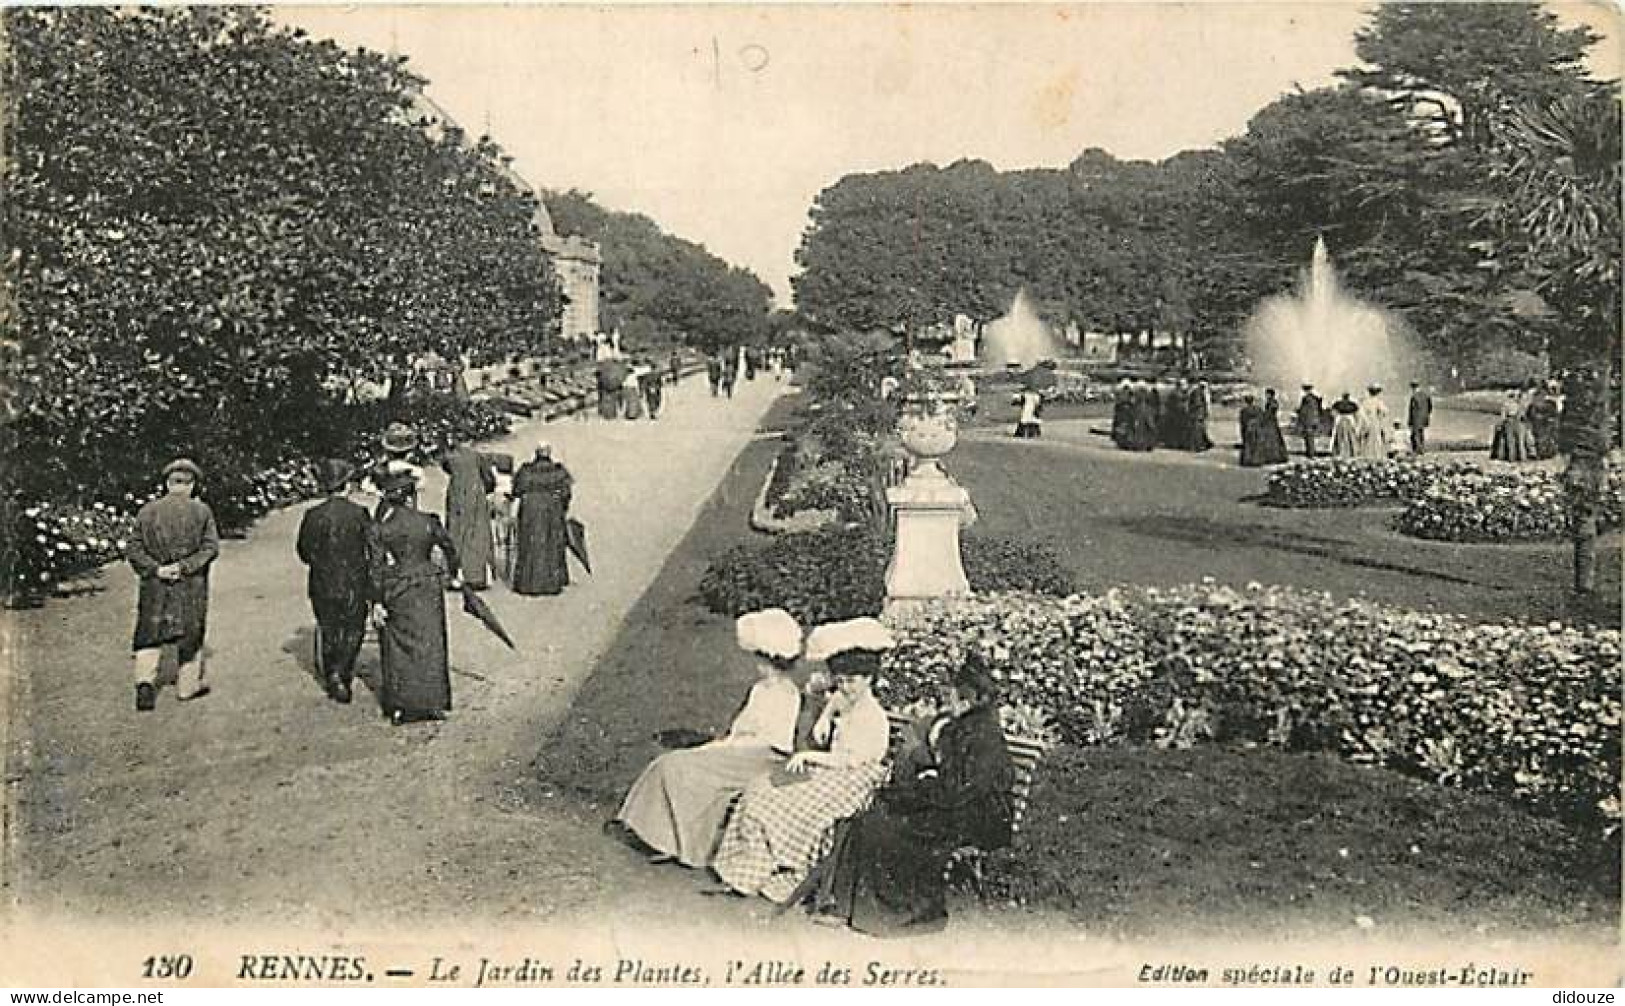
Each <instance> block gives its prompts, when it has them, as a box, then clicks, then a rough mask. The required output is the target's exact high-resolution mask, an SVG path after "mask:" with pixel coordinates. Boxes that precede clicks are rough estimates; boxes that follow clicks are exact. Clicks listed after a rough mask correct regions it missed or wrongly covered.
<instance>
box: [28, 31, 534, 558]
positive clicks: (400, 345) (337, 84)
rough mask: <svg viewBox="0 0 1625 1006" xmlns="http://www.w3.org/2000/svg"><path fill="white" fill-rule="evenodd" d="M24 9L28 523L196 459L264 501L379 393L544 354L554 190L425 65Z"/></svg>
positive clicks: (325, 45) (115, 494) (271, 36)
mask: <svg viewBox="0 0 1625 1006" xmlns="http://www.w3.org/2000/svg"><path fill="white" fill-rule="evenodd" d="M4 18H5V23H4V27H5V32H6V36H7V41H8V46H7V54H6V55H7V59H6V63H5V66H4V80H5V90H6V93H7V100H8V102H9V104H10V111H11V118H10V121H9V123H8V127H9V128H8V129H7V130H6V136H5V140H6V144H7V146H6V151H5V154H6V157H5V176H4V186H5V190H6V199H5V203H4V215H3V218H0V226H3V229H4V246H5V249H6V253H7V258H6V261H5V274H4V282H5V294H6V296H5V298H4V301H5V303H6V304H7V305H8V307H9V309H10V313H9V315H8V317H7V319H6V328H7V332H8V335H9V337H10V338H11V339H12V340H13V341H12V342H11V344H9V345H8V346H7V356H6V359H5V366H6V371H7V373H6V377H7V379H6V380H5V381H4V382H3V383H4V386H5V388H6V394H7V395H8V397H7V399H6V401H5V413H4V421H5V425H4V429H3V439H0V454H3V455H4V456H6V457H7V459H8V460H9V461H10V462H11V463H10V464H8V465H7V471H6V480H7V485H6V487H5V493H4V499H5V500H6V502H7V504H8V505H10V506H15V507H20V508H23V509H26V508H27V507H29V506H32V505H36V504H39V503H43V502H51V503H54V504H74V505H78V506H86V505H88V504H90V503H92V502H93V501H96V500H103V501H118V500H122V499H124V498H125V497H126V496H127V495H139V494H142V493H144V492H145V491H146V489H147V487H148V486H149V485H150V483H151V480H152V478H153V472H154V471H156V469H157V468H158V466H159V465H160V464H161V463H162V462H163V461H165V460H167V459H169V458H171V457H174V456H175V455H177V454H189V455H192V456H194V457H196V458H197V459H198V460H199V462H200V463H202V464H203V465H204V466H205V467H206V468H208V469H209V470H210V471H211V472H212V473H214V477H215V478H216V479H217V480H218V481H217V483H216V488H217V489H219V490H221V491H223V492H224V493H225V494H226V497H227V498H228V499H235V498H237V497H239V496H244V497H247V496H251V495H252V493H253V489H252V485H251V484H252V483H253V482H254V480H255V479H256V478H258V477H259V476H260V474H261V473H263V472H266V471H272V470H278V469H279V468H280V467H281V466H283V465H285V464H286V463H288V462H289V461H291V460H295V459H297V458H299V457H300V456H301V455H303V454H306V453H307V452H308V451H310V450H313V449H323V450H327V451H331V449H332V447H333V445H332V444H331V443H329V442H328V441H331V440H332V439H333V432H332V427H331V425H330V423H331V421H332V420H333V419H334V418H335V410H337V409H339V408H340V407H341V406H342V405H343V403H344V401H345V400H346V396H347V393H348V389H350V388H351V387H353V386H354V385H355V383H356V381H357V380H358V379H361V378H372V379H380V378H385V377H393V376H396V375H398V374H400V373H401V372H402V371H403V369H404V368H405V367H406V366H407V365H408V364H409V363H410V362H411V361H412V360H413V359H414V358H416V357H419V356H421V355H424V354H430V353H433V354H437V355H439V356H441V357H443V358H445V359H450V360H460V359H463V358H465V357H466V358H468V359H470V360H471V361H472V362H474V363H484V362H490V361H493V360H497V359H500V358H503V357H506V356H508V355H510V354H523V355H538V354H540V353H543V352H545V350H546V348H547V345H548V340H549V338H550V336H551V335H552V333H553V332H555V331H556V328H557V314H558V307H559V303H558V293H557V288H556V284H555V281H554V277H553V274H552V271H551V267H550V264H549V260H548V258H547V255H546V254H545V252H544V250H543V249H542V247H541V244H540V242H539V241H538V240H537V235H536V228H535V213H536V206H535V203H534V199H533V197H532V196H530V195H529V194H528V193H526V192H524V191H522V190H521V189H519V188H517V187H516V186H515V184H514V183H513V182H512V181H511V180H510V178H509V176H508V175H507V174H506V173H505V171H504V169H503V166H502V163H501V155H500V151H499V150H498V149H497V148H496V147H495V146H494V145H493V144H492V143H491V142H490V141H489V140H485V139H481V140H480V141H478V142H473V143H470V142H467V141H466V140H465V138H464V137H463V135H462V134H461V132H460V131H459V130H457V129H456V128H454V127H452V126H450V125H449V124H447V123H444V122H439V121H436V120H435V118H434V112H433V110H432V107H431V106H427V105H425V104H424V103H423V102H422V101H421V100H420V98H419V97H418V94H419V90H420V88H421V86H422V84H423V82H422V81H421V80H420V79H418V78H416V77H414V76H413V75H412V74H411V73H410V71H409V70H408V69H407V68H406V66H405V61H404V60H403V59H398V58H393V57H385V56H383V55H381V54H378V53H371V52H366V51H356V52H347V51H345V50H343V49H341V48H339V47H338V46H337V45H334V44H333V43H331V42H321V43H318V42H313V41H311V40H308V39H306V38H304V37H303V34H302V33H301V32H298V31H291V30H288V29H284V28H276V27H273V26H272V24H271V23H270V22H269V21H268V20H267V18H266V17H265V15H264V14H263V13H262V12H260V11H257V10H255V9H252V8H221V7H165V8H142V9H132V8H117V9H114V8H88V7H80V8H45V7H37V8H10V9H8V10H6V11H5V12H4ZM396 383H397V386H398V385H399V384H401V383H403V382H396ZM220 503H221V505H222V507H223V508H229V507H227V504H226V503H225V501H224V500H222V501H220ZM254 505H257V504H254ZM251 509H252V506H251V507H250V510H251ZM15 520H16V511H15V510H12V511H10V512H9V513H8V514H7V515H6V520H5V525H6V526H7V527H8V528H9V527H11V525H12V524H13V523H15ZM36 572H37V571H36Z"/></svg>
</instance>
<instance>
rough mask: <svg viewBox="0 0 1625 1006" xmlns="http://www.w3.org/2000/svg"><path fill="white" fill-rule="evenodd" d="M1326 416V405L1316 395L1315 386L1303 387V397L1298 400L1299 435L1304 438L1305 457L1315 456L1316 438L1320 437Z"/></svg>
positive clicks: (1307, 385)
mask: <svg viewBox="0 0 1625 1006" xmlns="http://www.w3.org/2000/svg"><path fill="white" fill-rule="evenodd" d="M1324 414H1325V408H1324V403H1323V402H1322V401H1321V398H1320V396H1319V395H1317V394H1315V386H1314V385H1313V384H1305V385H1304V386H1303V397H1302V398H1300V399H1298V433H1299V434H1300V435H1301V436H1302V437H1303V456H1304V457H1306V458H1313V457H1314V456H1315V437H1317V436H1319V435H1320V424H1321V422H1322V418H1321V417H1322V416H1323V415H1324Z"/></svg>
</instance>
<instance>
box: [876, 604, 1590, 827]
mask: <svg viewBox="0 0 1625 1006" xmlns="http://www.w3.org/2000/svg"><path fill="white" fill-rule="evenodd" d="M893 622H894V624H893V628H894V629H895V631H897V633H898V635H899V638H900V645H899V647H898V648H897V649H896V650H895V651H893V652H892V653H891V654H890V655H889V657H888V661H887V670H886V674H885V686H884V695H883V697H884V699H885V700H886V701H887V704H888V705H896V704H900V703H903V702H907V701H911V700H913V699H917V698H920V697H924V696H926V695H931V694H935V692H936V690H937V689H938V688H939V687H940V683H941V682H942V681H943V680H945V676H946V674H947V673H948V671H949V670H950V668H951V667H952V666H954V665H956V664H957V663H958V662H959V660H960V659H961V655H962V654H963V653H964V651H965V650H967V649H969V648H975V649H978V650H980V651H981V652H982V653H983V654H984V655H985V656H986V657H987V658H988V659H989V662H990V664H991V666H992V668H993V673H994V674H995V676H996V677H997V678H998V679H999V680H1000V682H1001V683H1002V685H1003V687H1004V693H1005V698H1006V700H1007V701H1009V702H1012V703H1024V704H1028V705H1031V706H1034V707H1036V708H1038V709H1041V710H1043V711H1044V712H1045V713H1046V714H1047V715H1048V716H1049V718H1050V720H1051V721H1052V722H1053V723H1054V724H1055V726H1056V728H1057V730H1058V731H1059V732H1060V735H1061V738H1062V740H1063V741H1064V742H1066V743H1070V744H1079V745H1117V744H1145V745H1154V746H1160V747H1187V746H1190V745H1192V744H1196V743H1199V742H1204V741H1217V742H1225V743H1257V744H1265V745H1270V746H1274V747H1280V748H1284V749H1289V750H1309V751H1328V752H1333V753H1337V754H1339V755H1341V756H1343V757H1346V758H1349V759H1351V760H1354V761H1357V762H1362V763H1367V764H1373V765H1381V766H1385V767H1387V768H1390V769H1394V770H1397V771H1400V772H1405V773H1408V774H1411V775H1415V776H1420V777H1423V778H1427V779H1430V780H1432V781H1434V782H1438V783H1442V784H1445V785H1451V786H1457V787H1460V788H1463V789H1468V790H1475V791H1481V792H1488V793H1494V794H1497V795H1500V796H1502V797H1506V798H1510V799H1513V800H1516V801H1518V802H1520V803H1524V804H1527V805H1529V806H1530V807H1531V808H1533V809H1535V810H1538V811H1540V812H1543V813H1548V814H1553V815H1556V816H1561V817H1564V818H1567V819H1571V820H1578V821H1581V822H1585V823H1588V824H1592V825H1599V826H1604V827H1606V828H1608V829H1609V830H1610V831H1615V830H1617V828H1618V824H1619V820H1620V806H1619V779H1620V730H1619V725H1620V697H1619V693H1620V663H1619V661H1620V638H1619V633H1618V632H1617V631H1611V630H1590V629H1586V630H1581V629H1574V628H1566V627H1563V626H1561V625H1558V624H1556V623H1554V624H1552V625H1549V626H1520V625H1480V624H1473V623H1469V622H1467V621H1465V620H1464V619H1461V618H1458V617H1455V616H1449V615H1439V614H1431V613H1419V612H1408V611H1403V610H1399V609H1394V608H1387V607H1383V606H1381V605H1376V604H1372V603H1368V602H1363V601H1344V602H1339V601H1334V600H1333V599H1332V598H1331V597H1330V596H1328V595H1322V594H1316V593H1310V592H1305V591H1299V590H1292V589H1287V588H1274V587H1272V588H1261V587H1257V586H1256V585H1255V586H1252V587H1250V588H1249V589H1247V590H1246V591H1237V590H1233V589H1230V588H1227V587H1221V586H1215V585H1212V584H1206V583H1204V584H1201V585H1193V586H1187V587H1178V588H1174V589H1162V590H1159V589H1154V588H1135V589H1129V590H1114V591H1110V592H1108V593H1106V594H1103V595H1099V596H1070V597H1065V598H1052V597H1039V596H1034V595H1026V594H1005V595H985V596H978V597H975V598H971V599H969V600H965V601H961V602H956V603H942V604H935V605H930V606H926V607H924V608H922V609H919V610H917V611H915V612H913V613H910V614H906V615H903V616H900V617H898V618H896V619H894V620H893Z"/></svg>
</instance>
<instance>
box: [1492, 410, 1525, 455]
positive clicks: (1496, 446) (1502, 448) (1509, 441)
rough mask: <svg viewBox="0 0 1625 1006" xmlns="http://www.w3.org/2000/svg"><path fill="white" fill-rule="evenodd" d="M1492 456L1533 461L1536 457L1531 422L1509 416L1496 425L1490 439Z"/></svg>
mask: <svg viewBox="0 0 1625 1006" xmlns="http://www.w3.org/2000/svg"><path fill="white" fill-rule="evenodd" d="M1490 457H1491V458H1494V459H1495V460H1496V461H1532V460H1534V458H1535V438H1534V435H1533V434H1532V433H1531V432H1530V431H1529V424H1528V423H1526V422H1524V421H1523V420H1522V419H1519V418H1517V417H1513V416H1508V417H1506V418H1504V419H1502V420H1501V421H1500V422H1499V423H1498V424H1496V427H1495V437H1494V438H1493V439H1492V440H1491V441H1490Z"/></svg>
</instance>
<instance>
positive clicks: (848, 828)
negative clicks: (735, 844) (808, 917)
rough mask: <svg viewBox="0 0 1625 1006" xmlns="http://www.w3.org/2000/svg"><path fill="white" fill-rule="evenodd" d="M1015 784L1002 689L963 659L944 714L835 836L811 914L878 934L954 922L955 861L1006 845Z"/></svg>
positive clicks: (971, 661) (976, 662) (980, 668)
mask: <svg viewBox="0 0 1625 1006" xmlns="http://www.w3.org/2000/svg"><path fill="white" fill-rule="evenodd" d="M1014 778H1015V767H1014V765H1013V764H1012V763H1011V761H1010V753H1009V751H1008V750H1006V748H1005V745H1004V732H1003V730H1001V729H1000V727H999V712H998V692H997V686H996V685H995V684H994V683H993V679H992V677H991V676H989V674H988V673H987V670H986V668H984V667H983V666H982V663H981V661H980V660H979V659H977V658H975V657H970V658H967V660H966V662H965V663H964V665H963V666H962V667H961V668H960V669H959V671H958V672H957V673H956V674H955V675H954V680H953V682H952V684H951V686H950V690H949V697H948V703H947V710H946V711H945V712H944V713H943V714H942V715H940V716H937V717H936V718H935V719H933V720H932V721H931V722H930V723H929V725H928V726H927V728H926V730H925V731H924V733H923V735H922V737H921V743H920V744H919V745H918V747H917V749H916V750H914V751H911V752H909V753H907V754H904V755H902V756H899V759H898V762H897V765H896V767H895V768H894V770H893V773H892V780H891V782H890V783H888V784H887V786H886V788H885V789H883V790H881V791H880V793H879V795H878V796H877V797H876V799H875V802H874V804H873V805H872V806H871V807H870V808H869V810H867V811H865V812H864V813H863V814H861V815H859V816H858V817H855V818H853V819H851V820H850V821H849V822H847V823H846V824H845V825H844V826H843V827H841V828H839V829H838V830H837V833H836V840H835V846H834V849H833V850H832V851H831V853H830V859H829V860H828V862H827V863H826V864H825V867H824V871H823V877H822V881H821V883H820V884H819V888H818V896H817V902H816V904H815V906H814V911H815V913H816V915H815V917H816V918H817V919H818V921H820V922H827V923H831V924H841V923H844V924H846V925H849V926H851V927H852V928H853V929H856V930H858V931H859V932H864V933H870V934H873V935H876V936H887V935H907V934H908V933H910V932H920V931H924V930H926V929H929V928H935V927H939V926H940V925H941V924H942V923H943V922H944V920H946V919H947V917H948V909H947V904H946V898H945V891H944V888H945V887H946V880H945V879H944V876H943V874H944V871H945V869H946V867H947V862H948V857H949V855H950V854H951V853H952V852H953V851H954V850H955V849H958V848H959V847H961V846H965V845H972V846H975V847H977V848H979V849H997V848H1002V847H1003V846H1006V845H1009V844H1010V832H1011V824H1012V806H1011V800H1010V787H1011V784H1012V782H1013V781H1014Z"/></svg>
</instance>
